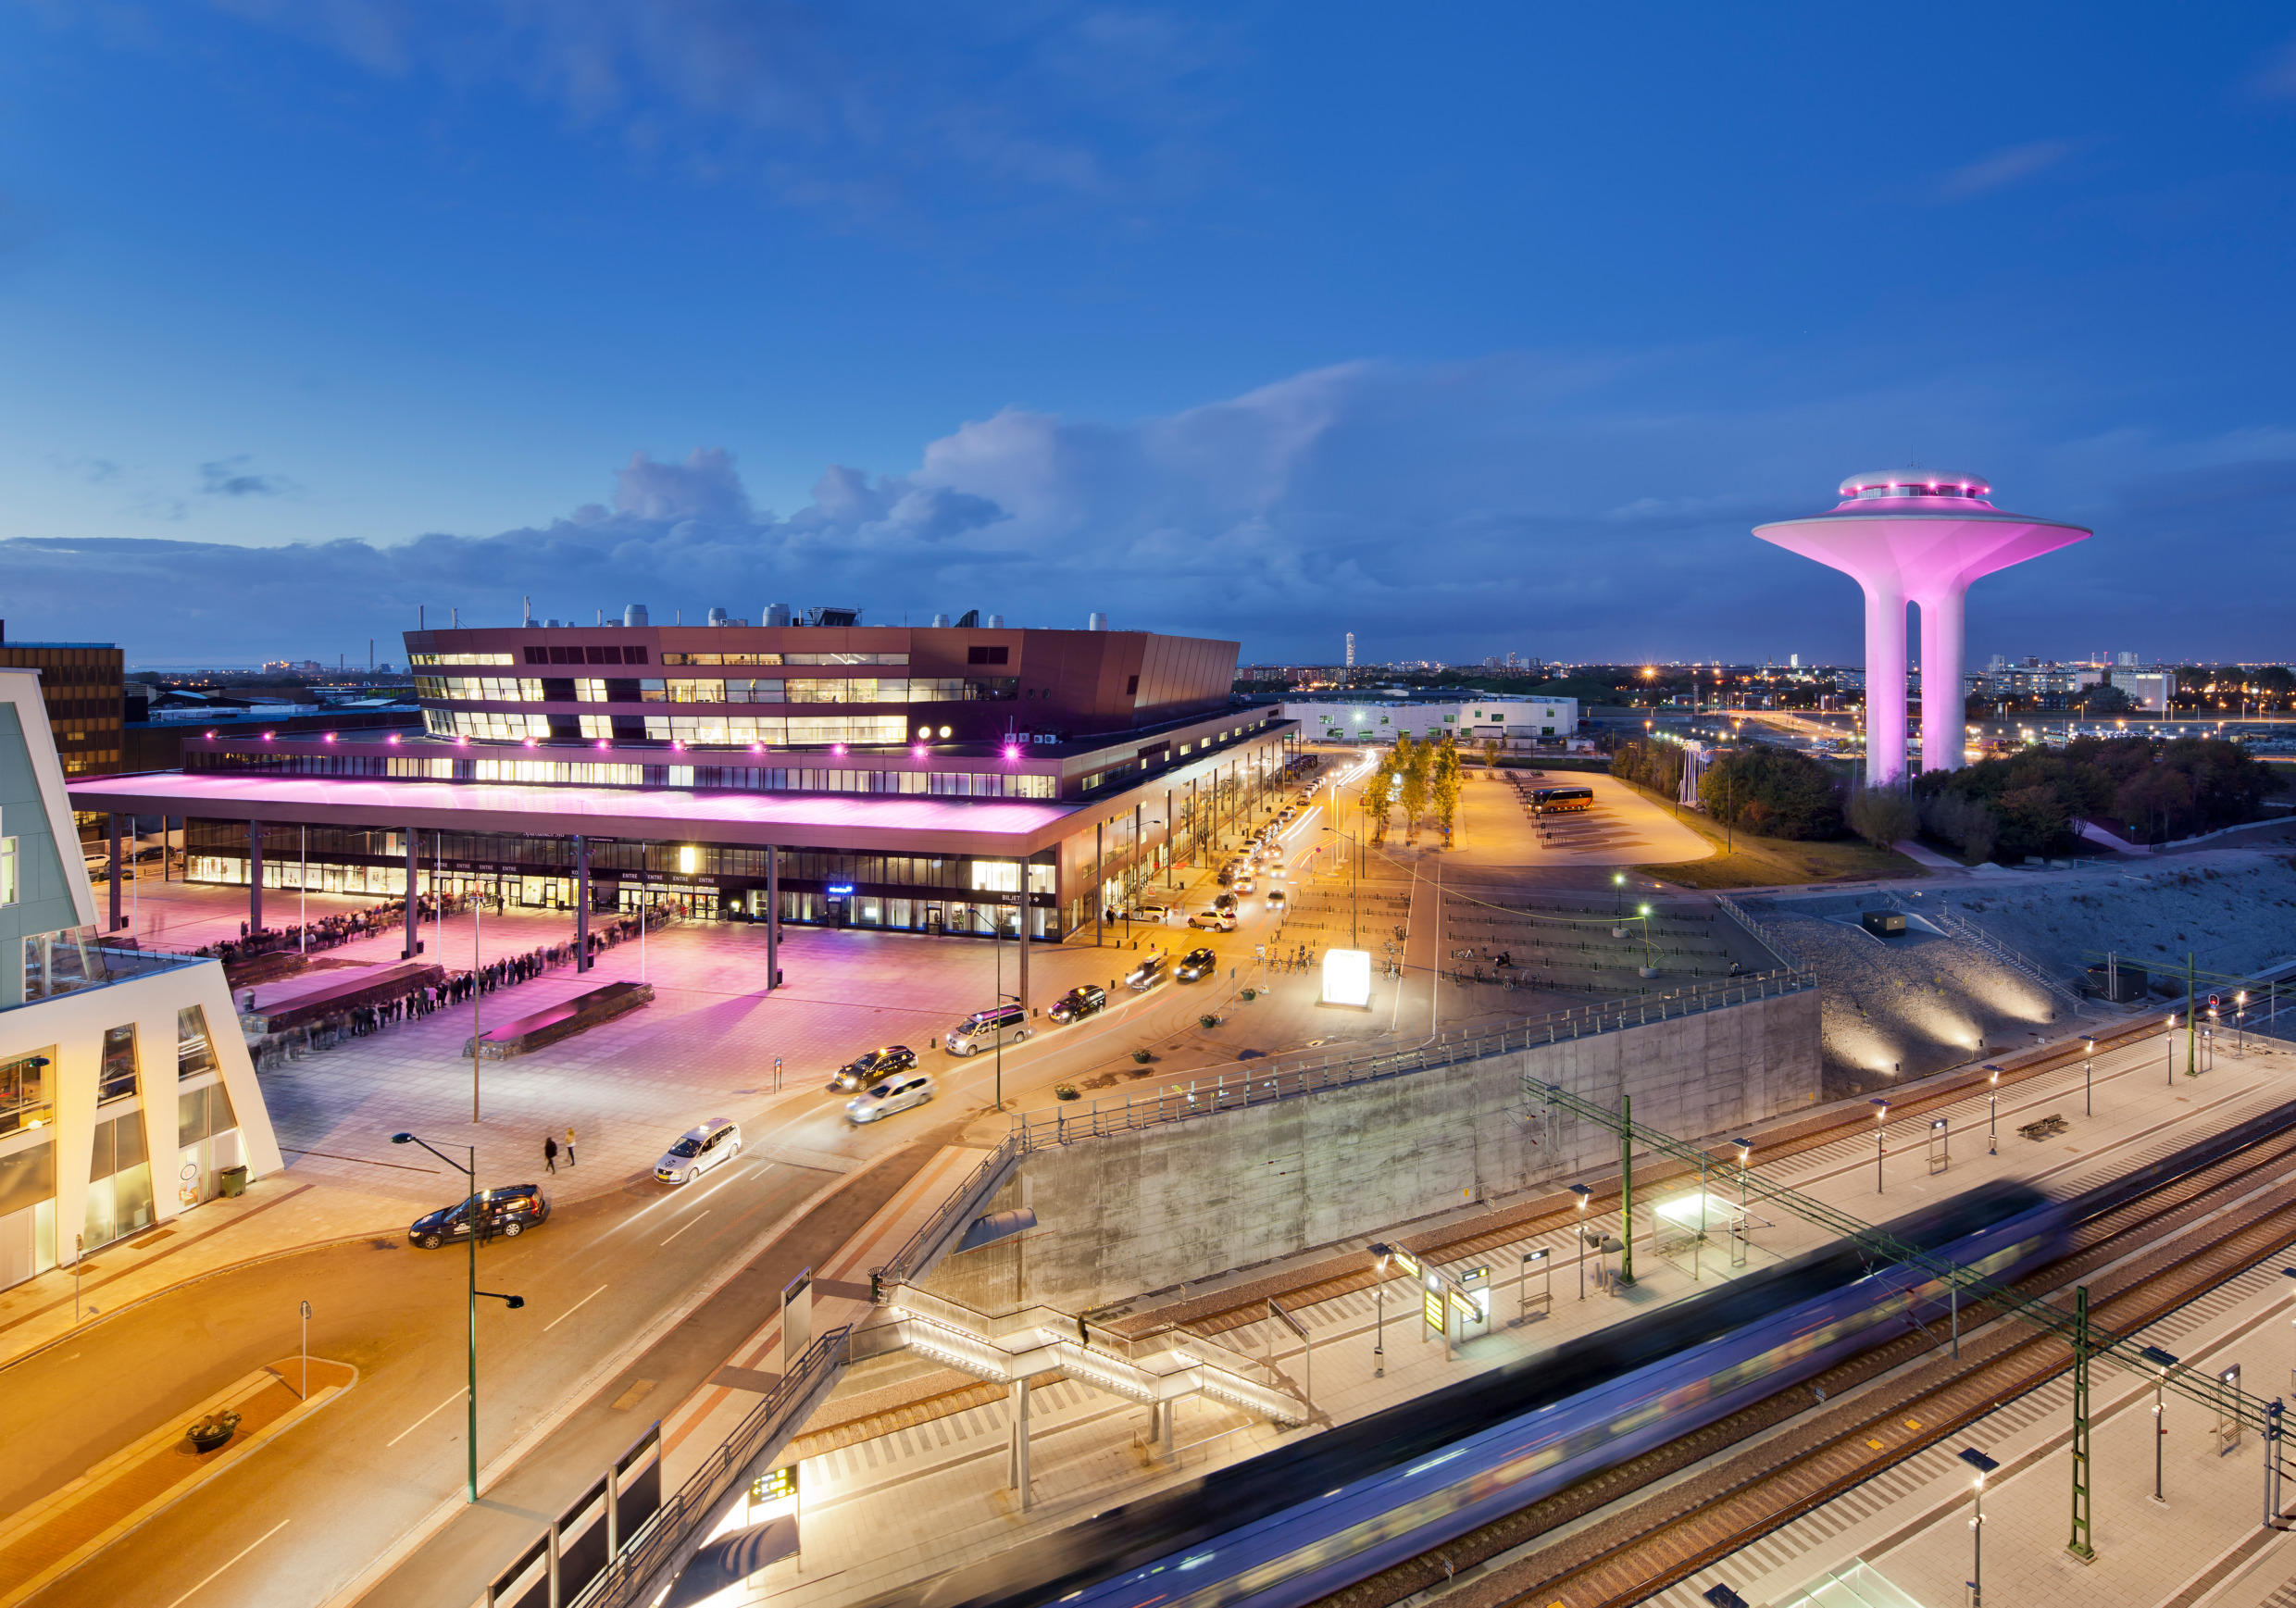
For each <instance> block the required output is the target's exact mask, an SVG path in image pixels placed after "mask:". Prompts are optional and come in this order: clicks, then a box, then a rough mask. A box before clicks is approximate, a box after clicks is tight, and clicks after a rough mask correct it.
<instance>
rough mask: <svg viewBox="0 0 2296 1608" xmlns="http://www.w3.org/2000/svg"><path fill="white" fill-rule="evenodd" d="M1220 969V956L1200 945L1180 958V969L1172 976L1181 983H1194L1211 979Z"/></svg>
mask: <svg viewBox="0 0 2296 1608" xmlns="http://www.w3.org/2000/svg"><path fill="white" fill-rule="evenodd" d="M1218 969H1219V956H1218V955H1217V954H1213V953H1212V952H1211V950H1210V949H1209V948H1207V947H1205V946H1204V945H1203V944H1198V945H1197V946H1196V947H1195V948H1193V949H1192V950H1190V951H1189V952H1188V953H1187V954H1183V955H1181V956H1180V957H1179V970H1178V971H1176V972H1174V973H1173V974H1172V975H1173V976H1174V977H1176V978H1178V979H1179V980H1180V981H1181V982H1194V981H1195V980H1197V979H1199V978H1207V977H1210V976H1211V975H1212V974H1213V973H1214V972H1216V971H1217V970H1218Z"/></svg>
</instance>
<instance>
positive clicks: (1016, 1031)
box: [941, 1005, 1029, 1055]
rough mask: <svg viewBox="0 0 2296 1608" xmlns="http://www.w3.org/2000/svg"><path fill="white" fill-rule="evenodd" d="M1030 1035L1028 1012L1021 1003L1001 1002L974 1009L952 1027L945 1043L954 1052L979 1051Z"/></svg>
mask: <svg viewBox="0 0 2296 1608" xmlns="http://www.w3.org/2000/svg"><path fill="white" fill-rule="evenodd" d="M1028 1036H1029V1014H1028V1013H1027V1012H1026V1011H1024V1010H1022V1009H1021V1008H1020V1007H1019V1006H1018V1005H998V1006H996V1007H995V1008H994V1009H992V1010H986V1011H975V1012H974V1013H973V1014H972V1015H971V1016H967V1017H966V1018H965V1019H964V1020H963V1021H961V1022H959V1023H957V1025H956V1026H955V1027H954V1028H950V1029H949V1035H948V1037H947V1038H945V1039H943V1040H942V1041H941V1042H942V1046H943V1047H944V1048H945V1049H946V1050H947V1051H948V1052H949V1053H950V1054H952V1055H978V1054H980V1052H981V1051H983V1050H993V1049H995V1048H996V1047H997V1046H998V1045H999V1044H1017V1043H1019V1042H1020V1041H1022V1040H1024V1039H1026V1038H1027V1037H1028Z"/></svg>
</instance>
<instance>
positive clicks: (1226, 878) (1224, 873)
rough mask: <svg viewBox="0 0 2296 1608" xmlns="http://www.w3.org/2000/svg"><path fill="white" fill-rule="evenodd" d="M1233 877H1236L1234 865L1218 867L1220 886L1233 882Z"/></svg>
mask: <svg viewBox="0 0 2296 1608" xmlns="http://www.w3.org/2000/svg"><path fill="white" fill-rule="evenodd" d="M1235 879H1236V867H1235V866H1221V867H1220V874H1219V885H1220V886H1221V887H1223V888H1225V887H1227V886H1228V885H1229V883H1231V882H1233V881H1234V880H1235Z"/></svg>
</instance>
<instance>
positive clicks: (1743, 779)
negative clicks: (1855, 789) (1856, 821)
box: [1610, 740, 1846, 838]
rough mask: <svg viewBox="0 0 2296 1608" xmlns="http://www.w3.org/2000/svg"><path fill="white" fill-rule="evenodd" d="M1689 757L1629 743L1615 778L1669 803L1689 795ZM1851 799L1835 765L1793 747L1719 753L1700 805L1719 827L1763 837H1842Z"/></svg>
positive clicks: (1660, 746) (1613, 768) (1613, 765)
mask: <svg viewBox="0 0 2296 1608" xmlns="http://www.w3.org/2000/svg"><path fill="white" fill-rule="evenodd" d="M1682 758H1683V756H1682V750H1681V748H1680V747H1679V746H1678V745H1677V744H1675V743H1672V742H1645V741H1640V740H1638V741H1636V742H1622V743H1620V744H1619V745H1618V747H1617V749H1616V751H1615V752H1614V753H1613V754H1611V761H1610V773H1611V774H1612V775H1613V776H1616V777H1619V778H1622V779H1625V780H1627V781H1631V782H1634V783H1636V784H1638V785H1640V786H1642V787H1646V788H1648V789H1650V790H1651V792H1654V793H1657V794H1658V795H1659V796H1661V797H1662V798H1679V797H1680V796H1681V793H1682ZM1845 797H1846V789H1845V787H1844V784H1843V781H1842V779H1841V775H1840V773H1839V772H1837V771H1836V770H1835V769H1834V768H1833V767H1831V766H1829V765H1827V764H1825V763H1824V762H1822V761H1820V760H1816V759H1812V758H1811V757H1810V756H1809V755H1808V754H1798V753H1796V752H1794V751H1793V750H1792V749H1790V748H1769V747H1765V746H1761V745H1756V746H1753V747H1749V748H1742V749H1737V750H1733V751H1731V752H1728V753H1725V754H1718V755H1717V756H1716V758H1715V759H1714V761H1713V762H1712V763H1711V764H1709V765H1708V766H1707V767H1706V769H1705V771H1704V773H1703V774H1702V775H1701V776H1700V777H1699V779H1698V802H1699V803H1700V804H1702V805H1703V806H1704V808H1705V811H1706V814H1707V815H1708V816H1711V817H1712V818H1714V819H1715V820H1717V821H1721V822H1725V823H1727V824H1728V825H1729V826H1733V827H1735V828H1737V829H1739V830H1741V831H1745V832H1752V833H1753V834H1754V836H1756V837H1762V838H1837V837H1840V836H1841V830H1842V806H1843V803H1844V800H1845Z"/></svg>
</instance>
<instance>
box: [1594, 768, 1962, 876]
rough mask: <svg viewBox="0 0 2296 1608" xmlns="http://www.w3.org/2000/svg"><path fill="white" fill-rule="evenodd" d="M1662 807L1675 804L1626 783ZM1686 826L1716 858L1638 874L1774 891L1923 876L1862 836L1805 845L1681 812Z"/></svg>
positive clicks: (1649, 868) (1646, 869) (1899, 856)
mask: <svg viewBox="0 0 2296 1608" xmlns="http://www.w3.org/2000/svg"><path fill="white" fill-rule="evenodd" d="M1626 785H1627V786H1628V787H1632V788H1633V789H1634V791H1635V792H1639V793H1641V795H1642V796H1643V797H1644V798H1646V799H1649V800H1650V801H1651V802H1652V803H1653V804H1656V805H1658V807H1659V808H1661V809H1667V810H1670V809H1672V808H1673V807H1674V801H1673V800H1672V799H1669V798H1662V797H1661V796H1659V795H1658V794H1657V793H1654V792H1651V791H1650V789H1648V788H1646V787H1641V786H1640V785H1638V784H1636V783H1633V782H1628V783H1627V784H1626ZM1681 820H1682V824H1683V825H1684V826H1686V827H1688V828H1690V829H1691V830H1692V831H1694V832H1696V833H1697V834H1698V835H1699V836H1701V837H1703V838H1704V839H1705V840H1706V841H1708V842H1710V843H1712V844H1713V845H1714V854H1713V855H1712V857H1710V858H1708V859H1703V860H1678V861H1676V862H1675V863H1674V864H1672V865H1668V866H1635V867H1634V869H1635V870H1637V871H1639V872H1641V874H1642V875H1643V876H1645V877H1649V878H1652V879H1654V880H1656V881H1660V882H1671V883H1673V884H1675V886H1677V887H1678V888H1698V889H1723V890H1728V889H1731V888H1770V887H1779V886H1786V885H1797V884H1806V883H1811V882H1866V881H1871V880H1873V879H1877V878H1886V877H1919V876H1922V875H1923V874H1924V873H1923V871H1922V868H1921V867H1920V866H1916V865H1915V864H1914V862H1913V861H1911V860H1909V859H1907V858H1906V857H1905V856H1904V855H1903V854H1898V853H1897V852H1896V851H1895V850H1892V849H1877V848H1875V847H1874V846H1873V845H1872V844H1871V843H1868V842H1866V841H1865V840H1864V839H1862V838H1837V839H1833V840H1831V841H1819V842H1803V841H1798V840H1795V839H1791V838H1757V837H1753V836H1752V835H1751V834H1749V833H1746V832H1730V831H1728V830H1726V829H1724V828H1723V827H1722V826H1721V824H1720V823H1719V822H1716V821H1713V820H1710V819H1708V818H1707V817H1706V816H1704V815H1703V814H1702V813H1700V812H1698V811H1696V810H1688V809H1686V810H1684V811H1682V812H1681Z"/></svg>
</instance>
